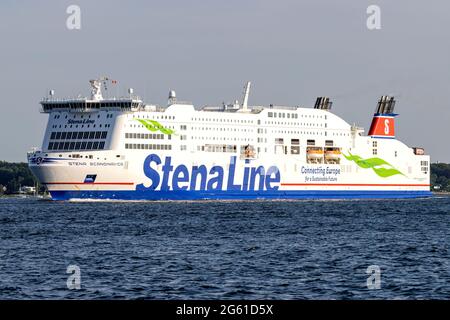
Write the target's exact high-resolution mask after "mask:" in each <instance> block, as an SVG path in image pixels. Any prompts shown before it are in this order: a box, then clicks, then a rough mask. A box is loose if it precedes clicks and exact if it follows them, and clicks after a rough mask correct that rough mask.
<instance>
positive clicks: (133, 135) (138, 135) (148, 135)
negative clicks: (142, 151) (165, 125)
mask: <svg viewBox="0 0 450 320" xmlns="http://www.w3.org/2000/svg"><path fill="white" fill-rule="evenodd" d="M167 137H168V139H169V140H170V139H171V138H172V135H170V134H169V135H167ZM125 138H126V139H161V140H162V139H164V135H163V134H161V133H125Z"/></svg>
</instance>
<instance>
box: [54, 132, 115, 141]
mask: <svg viewBox="0 0 450 320" xmlns="http://www.w3.org/2000/svg"><path fill="white" fill-rule="evenodd" d="M107 135H108V131H79V132H72V131H69V132H67V131H58V132H52V133H51V135H50V140H84V139H90V140H92V139H106V137H107Z"/></svg>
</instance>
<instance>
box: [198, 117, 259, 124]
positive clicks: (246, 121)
mask: <svg viewBox="0 0 450 320" xmlns="http://www.w3.org/2000/svg"><path fill="white" fill-rule="evenodd" d="M191 121H211V122H231V123H251V124H252V123H253V121H252V120H234V119H220V118H212V119H208V118H191Z"/></svg>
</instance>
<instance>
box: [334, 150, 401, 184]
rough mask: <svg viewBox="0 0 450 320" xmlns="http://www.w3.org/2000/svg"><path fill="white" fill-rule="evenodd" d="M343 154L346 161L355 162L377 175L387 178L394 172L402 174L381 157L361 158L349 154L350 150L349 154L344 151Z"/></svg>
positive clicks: (394, 173)
mask: <svg viewBox="0 0 450 320" xmlns="http://www.w3.org/2000/svg"><path fill="white" fill-rule="evenodd" d="M343 155H344V157H345V158H346V159H347V160H348V161H353V162H355V163H356V164H357V165H358V166H359V167H360V168H363V169H372V170H373V171H374V172H375V173H376V174H377V175H378V176H379V177H382V178H388V177H391V176H394V175H396V174H401V175H403V173H401V172H400V171H398V170H397V169H395V168H394V167H393V166H392V165H391V164H390V163H388V162H386V161H385V160H383V159H381V158H376V157H374V158H369V159H363V158H361V157H360V156H358V155H353V154H351V153H350V152H349V155H346V154H344V153H343ZM381 166H385V167H388V168H384V167H381Z"/></svg>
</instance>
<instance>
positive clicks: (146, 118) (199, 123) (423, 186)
mask: <svg viewBox="0 0 450 320" xmlns="http://www.w3.org/2000/svg"><path fill="white" fill-rule="evenodd" d="M111 82H112V83H114V81H112V80H110V79H108V78H107V77H102V78H100V79H96V80H91V81H90V84H91V96H90V97H86V98H80V97H78V98H74V99H57V98H55V95H54V91H53V90H51V91H50V92H49V94H48V95H47V97H45V98H44V99H43V100H42V101H41V112H42V113H46V114H48V115H49V120H48V124H47V128H46V131H45V135H44V139H43V144H42V148H40V149H37V148H34V149H33V150H32V151H30V152H28V155H27V158H28V164H29V167H30V169H31V171H32V172H33V173H34V175H35V176H36V177H37V179H38V180H39V181H40V183H41V184H43V185H45V186H46V187H47V188H48V191H49V192H50V194H51V197H52V199H54V200H70V199H117V200H198V199H342V198H344V199H352V198H414V197H427V196H430V195H431V192H430V157H429V156H428V155H425V152H424V149H423V148H419V147H408V146H407V145H405V144H404V143H402V142H401V141H399V140H397V139H396V136H395V118H396V116H397V114H396V113H394V107H395V99H394V97H390V96H382V97H381V98H380V100H379V101H378V104H377V106H376V110H375V114H374V115H373V119H372V123H371V126H370V129H369V131H368V134H367V135H365V134H364V129H363V128H360V127H357V126H356V125H351V124H349V123H347V122H346V121H344V120H343V119H341V118H340V117H338V116H337V115H335V114H333V113H332V112H331V107H332V102H331V101H330V99H329V98H328V97H319V98H317V100H316V102H315V105H314V106H313V107H300V106H294V107H285V106H277V105H269V106H249V105H248V99H249V92H250V82H248V83H247V84H246V86H245V87H244V95H243V99H242V102H239V101H236V102H234V103H231V104H225V103H224V104H222V105H221V106H220V105H219V106H205V107H203V108H196V107H194V105H193V104H192V103H190V102H182V101H179V100H177V97H176V94H175V91H170V93H169V99H168V104H167V106H158V105H154V104H147V103H144V102H143V101H142V100H141V99H140V98H139V97H138V96H136V95H135V94H134V92H133V89H128V94H127V96H125V97H121V98H106V97H105V98H104V97H103V94H102V88H103V91H104V90H105V86H106V88H107V87H108V86H110V85H111Z"/></svg>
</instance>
